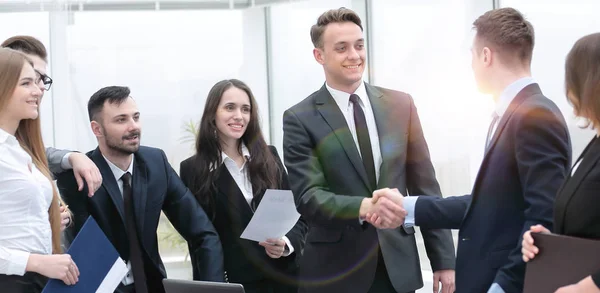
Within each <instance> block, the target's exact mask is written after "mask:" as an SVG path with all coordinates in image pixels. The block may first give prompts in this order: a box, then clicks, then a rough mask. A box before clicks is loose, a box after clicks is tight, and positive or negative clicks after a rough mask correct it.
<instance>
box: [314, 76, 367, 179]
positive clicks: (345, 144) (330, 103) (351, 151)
mask: <svg viewBox="0 0 600 293" xmlns="http://www.w3.org/2000/svg"><path fill="white" fill-rule="evenodd" d="M315 103H316V107H317V110H318V111H319V113H320V114H321V116H322V117H323V119H325V121H326V122H327V124H328V125H329V127H331V130H332V132H333V134H334V135H335V137H336V138H337V139H338V141H339V143H340V144H341V146H342V148H343V149H344V151H345V152H346V156H348V159H349V160H350V162H351V163H352V165H353V166H354V169H355V170H356V172H357V173H358V175H359V176H360V178H361V179H362V181H363V183H364V184H365V186H367V188H368V189H369V190H370V189H371V187H370V183H369V179H368V178H367V171H365V167H364V165H363V163H362V159H361V157H360V154H359V153H358V149H357V148H356V143H355V142H354V138H352V133H351V132H350V128H348V123H346V119H345V118H344V115H343V114H342V111H341V110H340V108H339V107H338V105H337V104H336V103H335V100H334V99H333V97H332V96H331V94H330V93H329V91H328V90H327V87H326V86H325V85H323V87H321V89H320V90H319V92H318V93H317V96H316V98H315Z"/></svg>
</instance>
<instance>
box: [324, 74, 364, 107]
mask: <svg viewBox="0 0 600 293" xmlns="http://www.w3.org/2000/svg"><path fill="white" fill-rule="evenodd" d="M325 87H326V88H327V90H328V91H329V93H330V94H331V96H332V97H333V99H334V100H335V103H336V104H338V106H339V107H340V109H342V110H345V109H348V105H349V103H350V93H347V92H344V91H340V90H336V89H334V88H332V87H331V86H329V84H327V82H325ZM354 94H355V95H357V96H358V97H359V98H360V101H361V102H362V104H363V106H367V105H370V103H369V96H367V90H366V88H365V83H364V82H363V81H361V82H360V85H359V86H358V88H357V89H356V91H354Z"/></svg>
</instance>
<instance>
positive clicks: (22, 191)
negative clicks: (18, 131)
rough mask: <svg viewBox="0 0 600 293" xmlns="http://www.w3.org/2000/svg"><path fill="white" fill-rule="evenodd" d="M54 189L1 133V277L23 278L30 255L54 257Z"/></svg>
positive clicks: (10, 138) (22, 150) (13, 138)
mask: <svg viewBox="0 0 600 293" xmlns="http://www.w3.org/2000/svg"><path fill="white" fill-rule="evenodd" d="M51 202H52V185H51V183H50V181H49V180H48V178H47V177H46V176H44V175H43V174H42V173H41V172H40V171H39V170H38V169H37V168H36V167H35V165H34V164H33V161H32V159H31V156H29V154H28V153H27V152H26V151H25V150H24V149H23V148H22V147H21V146H20V145H19V142H18V141H17V139H16V138H15V137H14V136H13V135H11V134H9V133H7V132H6V131H4V130H2V129H0V274H4V275H24V274H25V268H26V267H27V261H28V259H29V254H30V253H36V254H51V253H52V232H51V229H50V220H49V218H48V209H49V208H50V204H51Z"/></svg>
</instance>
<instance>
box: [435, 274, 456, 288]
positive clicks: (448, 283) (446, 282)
mask: <svg viewBox="0 0 600 293" xmlns="http://www.w3.org/2000/svg"><path fill="white" fill-rule="evenodd" d="M440 282H441V283H442V291H440V286H439V285H440ZM454 290H455V287H454V270H440V271H436V272H434V273H433V292H434V293H438V292H442V293H454Z"/></svg>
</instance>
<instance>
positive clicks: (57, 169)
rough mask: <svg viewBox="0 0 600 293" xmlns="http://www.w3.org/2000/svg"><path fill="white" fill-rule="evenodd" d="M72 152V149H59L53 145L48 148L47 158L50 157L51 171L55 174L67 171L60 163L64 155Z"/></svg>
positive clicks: (49, 165)
mask: <svg viewBox="0 0 600 293" xmlns="http://www.w3.org/2000/svg"><path fill="white" fill-rule="evenodd" d="M70 152H71V151H68V150H59V149H55V148H52V147H49V148H46V158H48V167H50V172H52V173H53V174H59V173H62V172H64V171H66V170H65V169H63V168H62V166H61V164H60V163H61V162H62V159H63V157H64V156H65V155H66V154H68V153H70Z"/></svg>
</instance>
